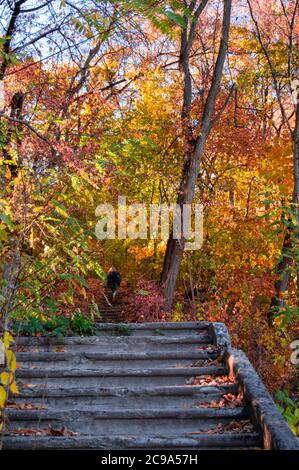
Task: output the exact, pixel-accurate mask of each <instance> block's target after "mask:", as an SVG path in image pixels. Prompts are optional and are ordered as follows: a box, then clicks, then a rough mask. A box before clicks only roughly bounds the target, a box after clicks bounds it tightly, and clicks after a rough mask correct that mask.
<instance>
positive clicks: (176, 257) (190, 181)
mask: <svg viewBox="0 0 299 470" xmlns="http://www.w3.org/2000/svg"><path fill="white" fill-rule="evenodd" d="M203 3H204V2H202V3H201V4H200V6H203ZM206 3H207V2H205V5H206ZM231 3H232V2H231V0H224V11H223V21H222V34H221V41H220V47H219V52H218V56H217V60H216V64H215V68H214V72H213V78H212V83H211V86H210V89H209V92H208V96H207V99H206V102H205V106H204V111H203V115H202V126H201V132H200V134H199V136H198V138H197V139H196V140H195V143H194V141H193V140H192V139H191V136H192V132H190V129H191V123H190V110H191V99H192V84H191V75H190V70H189V57H190V50H191V47H192V42H193V39H194V33H195V27H196V24H197V20H198V17H199V14H200V13H201V11H202V10H201V11H200V13H199V14H198V16H197V17H196V14H197V13H198V9H197V10H196V12H195V14H194V18H193V20H192V23H191V28H190V33H189V36H188V35H187V31H186V29H187V28H186V29H185V30H183V31H182V36H181V55H180V65H181V68H182V70H183V73H184V79H185V85H184V103H183V109H182V122H183V127H184V129H185V143H186V148H187V152H186V156H185V162H184V166H183V170H182V176H181V183H180V188H179V192H178V196H177V204H178V205H179V206H180V207H181V212H182V207H183V205H184V204H191V203H192V201H193V197H194V191H195V185H196V180H197V177H198V174H199V170H200V164H201V158H202V155H203V152H204V150H205V145H206V141H207V138H208V136H209V132H210V130H211V127H212V125H213V121H212V114H213V110H214V105H215V101H216V98H217V94H218V90H219V86H220V81H221V77H222V71H223V66H224V61H225V57H226V52H227V46H228V38H229V29H230V17H231ZM205 5H204V6H205ZM204 6H203V8H204ZM185 21H186V22H187V18H185ZM187 36H188V37H187ZM184 248H185V239H184V237H183V235H181V238H180V239H174V238H173V235H171V236H170V238H169V240H168V243H167V248H166V253H165V257H164V264H163V270H162V275H161V286H162V288H163V292H164V297H165V309H166V310H168V311H169V310H170V309H171V307H172V304H173V298H174V292H175V288H176V283H177V278H178V274H179V269H180V265H181V262H182V258H183V253H184Z"/></svg>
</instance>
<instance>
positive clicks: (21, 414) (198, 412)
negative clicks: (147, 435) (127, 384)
mask: <svg viewBox="0 0 299 470" xmlns="http://www.w3.org/2000/svg"><path fill="white" fill-rule="evenodd" d="M6 412H7V416H8V417H9V420H10V422H13V421H61V422H65V421H72V420H77V419H81V420H94V419H102V420H106V419H109V420H110V419H111V420H113V419H114V420H115V419H118V420H122V421H126V420H128V421H130V420H132V419H136V420H143V419H145V420H146V419H148V420H151V419H178V420H182V419H195V420H197V419H198V420H201V419H217V420H218V419H246V418H248V410H247V408H246V407H245V406H240V407H236V408H214V407H213V408H211V407H202V408H200V407H193V408H190V409H188V410H185V409H175V408H173V409H165V410H161V409H160V408H158V409H155V408H153V409H148V408H139V409H131V408H128V409H126V408H120V409H117V408H116V409H108V410H94V409H92V410H89V409H84V410H81V409H80V408H78V407H75V409H74V410H53V409H47V410H16V409H8V410H6ZM179 423H180V421H179V422H178V425H179Z"/></svg>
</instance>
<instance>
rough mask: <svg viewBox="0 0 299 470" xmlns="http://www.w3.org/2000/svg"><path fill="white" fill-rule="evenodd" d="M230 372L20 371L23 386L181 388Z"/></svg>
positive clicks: (211, 369)
mask: <svg viewBox="0 0 299 470" xmlns="http://www.w3.org/2000/svg"><path fill="white" fill-rule="evenodd" d="M226 373H227V369H226V368H225V367H222V366H214V365H212V366H206V367H168V368H166V367H161V368H156V369H149V368H140V369H138V368H125V367H123V368H120V369H117V368H114V367H113V368H108V367H105V368H104V367H103V368H101V369H86V368H74V369H66V368H64V367H62V368H55V369H44V368H40V369H38V368H36V369H33V368H22V369H19V370H18V378H19V379H21V384H22V383H23V384H24V383H26V382H28V381H30V382H31V383H33V384H45V383H46V384H47V386H48V387H51V386H59V385H64V384H66V383H67V384H68V385H69V386H78V387H84V386H88V385H89V386H94V385H97V386H105V385H106V386H107V387H109V386H112V385H115V386H124V387H125V386H127V385H129V384H130V385H132V386H133V385H134V384H140V385H141V384H149V385H168V384H169V385H175V384H177V385H180V384H187V383H188V382H190V381H191V380H192V378H193V377H195V376H199V375H200V376H203V375H212V376H219V375H221V376H222V375H226Z"/></svg>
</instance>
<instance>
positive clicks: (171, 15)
mask: <svg viewBox="0 0 299 470" xmlns="http://www.w3.org/2000/svg"><path fill="white" fill-rule="evenodd" d="M165 14H166V16H167V17H168V18H169V19H170V20H171V21H174V22H175V23H177V24H178V25H180V26H181V27H182V28H183V29H185V28H186V23H185V20H184V18H183V17H182V16H180V15H178V14H177V13H173V12H172V11H166V12H165Z"/></svg>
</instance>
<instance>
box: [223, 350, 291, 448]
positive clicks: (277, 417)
mask: <svg viewBox="0 0 299 470" xmlns="http://www.w3.org/2000/svg"><path fill="white" fill-rule="evenodd" d="M226 362H227V366H228V369H229V372H230V374H231V375H233V376H234V377H235V378H236V380H237V381H238V382H239V384H240V387H241V389H242V391H243V393H244V396H245V399H246V400H247V402H248V404H249V408H250V414H251V418H252V420H253V422H254V423H255V424H256V426H257V427H258V428H259V429H260V431H261V433H262V436H263V446H264V449H266V450H299V441H298V439H297V438H296V437H295V436H294V434H293V433H292V431H291V429H290V427H289V426H288V424H287V422H286V421H285V419H284V418H283V416H282V415H281V414H280V412H279V411H278V408H277V406H276V404H275V402H274V400H273V398H272V397H271V395H270V393H269V392H268V391H267V390H266V387H265V386H264V384H263V382H262V380H261V379H260V377H259V375H258V374H257V372H256V370H255V369H254V367H253V366H252V364H251V363H250V361H249V360H248V358H247V356H246V355H245V353H244V352H243V351H241V350H239V349H233V348H232V349H231V350H230V351H227V353H226Z"/></svg>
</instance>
